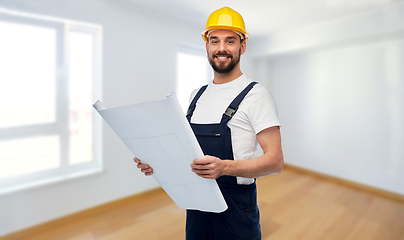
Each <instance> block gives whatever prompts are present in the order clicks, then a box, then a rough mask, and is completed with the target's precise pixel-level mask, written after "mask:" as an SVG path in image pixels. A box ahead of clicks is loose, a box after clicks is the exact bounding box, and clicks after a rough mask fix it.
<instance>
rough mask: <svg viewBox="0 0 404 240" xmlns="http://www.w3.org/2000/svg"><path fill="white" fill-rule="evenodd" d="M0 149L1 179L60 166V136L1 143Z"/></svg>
mask: <svg viewBox="0 0 404 240" xmlns="http://www.w3.org/2000/svg"><path fill="white" fill-rule="evenodd" d="M0 149H1V151H0V179H1V178H5V177H11V176H16V175H21V174H25V173H31V172H37V171H42V170H48V169H52V168H57V167H59V166H60V139H59V136H41V137H32V138H24V139H14V140H8V141H0ZM22 149H23V150H24V151H22Z"/></svg>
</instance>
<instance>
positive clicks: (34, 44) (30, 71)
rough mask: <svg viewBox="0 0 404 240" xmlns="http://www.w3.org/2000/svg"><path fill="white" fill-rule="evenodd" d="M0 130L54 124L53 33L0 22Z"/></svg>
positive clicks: (54, 46)
mask: <svg viewBox="0 0 404 240" xmlns="http://www.w3.org/2000/svg"><path fill="white" fill-rule="evenodd" d="M0 33H1V37H0V66H1V71H0V109H1V114H0V128H7V127H17V126H23V125H33V124H43V123H50V122H55V120H56V111H55V108H56V107H55V106H56V99H55V96H56V65H55V61H56V60H55V59H56V31H55V30H54V29H51V28H46V27H36V26H31V25H24V24H15V23H8V22H2V21H0Z"/></svg>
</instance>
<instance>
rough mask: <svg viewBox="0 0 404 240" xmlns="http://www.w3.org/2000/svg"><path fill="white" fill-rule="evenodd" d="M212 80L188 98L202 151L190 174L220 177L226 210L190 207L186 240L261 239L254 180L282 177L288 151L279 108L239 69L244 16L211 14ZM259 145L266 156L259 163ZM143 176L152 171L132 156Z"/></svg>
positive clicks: (227, 12) (228, 12)
mask: <svg viewBox="0 0 404 240" xmlns="http://www.w3.org/2000/svg"><path fill="white" fill-rule="evenodd" d="M202 37H203V39H204V40H205V42H206V51H207V55H208V59H209V62H210V64H211V66H212V68H213V70H214V79H213V81H212V82H211V83H209V84H208V85H207V86H204V87H202V88H200V89H197V90H195V91H194V92H193V93H192V94H191V99H192V101H191V103H190V107H189V110H188V113H187V118H188V121H189V122H190V124H191V127H192V129H193V131H194V133H195V136H196V137H197V139H198V142H199V144H200V146H201V148H202V150H203V152H204V153H205V155H206V156H205V158H202V159H195V160H194V161H193V163H192V164H191V169H192V171H193V172H194V173H195V174H197V175H198V176H200V177H203V178H209V179H216V181H217V183H218V185H219V187H220V189H221V191H222V194H223V196H224V198H225V200H226V203H227V205H228V209H227V210H226V211H224V212H223V213H208V212H202V211H197V210H187V222H186V239H188V240H190V239H192V240H194V239H220V240H225V239H231V240H235V239H248V240H255V239H261V228H260V223H259V211H258V207H257V200H256V196H257V194H256V185H255V178H257V177H263V176H267V175H271V174H274V173H279V172H280V171H281V170H282V167H283V154H282V148H281V137H280V130H279V126H280V124H279V120H278V117H277V113H276V106H275V103H274V101H273V99H272V97H271V95H270V93H269V92H268V91H267V89H266V88H265V87H263V86H262V85H260V84H256V83H255V82H253V81H252V80H251V79H250V78H248V77H247V76H245V75H244V74H243V73H242V72H241V69H240V57H241V55H242V54H244V52H245V51H246V41H247V39H248V34H247V32H246V31H245V26H244V20H243V18H242V17H241V15H240V14H239V13H237V12H236V11H234V10H233V9H231V8H228V7H224V8H221V9H219V10H217V11H215V12H213V13H212V14H211V15H210V17H209V19H208V22H207V24H206V27H205V29H204V30H203V31H202ZM257 143H258V144H260V146H261V148H262V149H263V152H264V154H263V155H262V156H260V157H256V158H254V157H253V155H254V153H255V151H256V149H257ZM134 160H135V162H136V163H138V165H137V166H138V168H140V169H141V171H142V172H143V173H145V175H152V174H153V169H152V168H151V167H150V166H148V165H147V164H142V163H141V162H140V160H139V159H137V158H135V159H134Z"/></svg>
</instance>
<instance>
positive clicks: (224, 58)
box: [217, 57, 227, 60]
mask: <svg viewBox="0 0 404 240" xmlns="http://www.w3.org/2000/svg"><path fill="white" fill-rule="evenodd" d="M217 58H219V60H226V59H227V57H217Z"/></svg>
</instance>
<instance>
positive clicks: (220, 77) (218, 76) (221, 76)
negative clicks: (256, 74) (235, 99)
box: [213, 68, 243, 84]
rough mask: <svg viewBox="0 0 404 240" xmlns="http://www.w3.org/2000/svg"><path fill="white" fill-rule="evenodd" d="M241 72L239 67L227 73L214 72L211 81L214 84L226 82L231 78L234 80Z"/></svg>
mask: <svg viewBox="0 0 404 240" xmlns="http://www.w3.org/2000/svg"><path fill="white" fill-rule="evenodd" d="M241 75H243V73H242V72H241V70H240V69H236V68H235V69H233V70H232V71H231V72H228V73H218V72H214V78H213V83H214V84H223V83H228V82H231V81H233V80H236V79H237V78H239V77H240V76H241Z"/></svg>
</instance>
